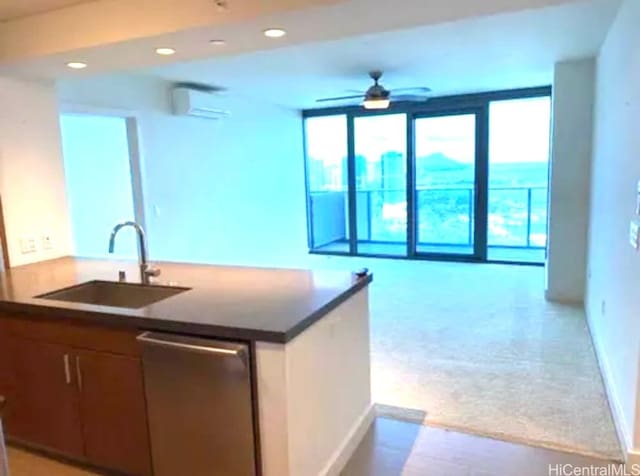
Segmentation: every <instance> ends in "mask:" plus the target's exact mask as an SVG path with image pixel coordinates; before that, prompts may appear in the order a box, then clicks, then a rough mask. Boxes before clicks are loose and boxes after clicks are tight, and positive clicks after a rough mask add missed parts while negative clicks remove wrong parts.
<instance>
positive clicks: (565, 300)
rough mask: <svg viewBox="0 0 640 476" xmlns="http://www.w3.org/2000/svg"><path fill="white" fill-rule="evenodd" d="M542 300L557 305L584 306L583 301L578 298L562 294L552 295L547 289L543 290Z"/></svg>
mask: <svg viewBox="0 0 640 476" xmlns="http://www.w3.org/2000/svg"><path fill="white" fill-rule="evenodd" d="M544 298H545V300H547V301H549V302H555V303H557V304H566V305H567V306H579V307H583V306H584V300H583V299H582V298H581V297H578V296H569V295H566V294H562V293H554V292H552V291H549V290H548V289H545V290H544Z"/></svg>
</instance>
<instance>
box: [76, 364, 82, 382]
mask: <svg viewBox="0 0 640 476" xmlns="http://www.w3.org/2000/svg"><path fill="white" fill-rule="evenodd" d="M76 378H77V379H78V388H79V389H80V390H82V369H81V368H80V356H77V355H76Z"/></svg>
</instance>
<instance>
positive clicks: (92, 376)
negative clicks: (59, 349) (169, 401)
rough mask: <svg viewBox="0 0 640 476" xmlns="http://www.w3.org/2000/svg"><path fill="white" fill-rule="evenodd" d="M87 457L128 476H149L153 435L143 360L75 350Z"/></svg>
mask: <svg viewBox="0 0 640 476" xmlns="http://www.w3.org/2000/svg"><path fill="white" fill-rule="evenodd" d="M75 354H76V357H75V361H74V365H75V366H76V367H75V370H76V372H77V379H78V387H79V389H80V408H81V413H82V422H83V433H84V443H85V454H86V458H87V460H88V461H90V462H91V463H93V464H95V465H98V466H103V467H105V468H110V469H115V470H118V471H122V472H124V473H126V474H132V475H136V476H142V475H144V476H146V475H150V474H151V454H150V449H149V432H148V428H147V414H146V404H145V397H144V386H143V380H142V365H141V362H140V360H139V359H137V358H134V357H126V356H121V355H115V354H108V353H103V352H93V351H85V350H76V351H75Z"/></svg>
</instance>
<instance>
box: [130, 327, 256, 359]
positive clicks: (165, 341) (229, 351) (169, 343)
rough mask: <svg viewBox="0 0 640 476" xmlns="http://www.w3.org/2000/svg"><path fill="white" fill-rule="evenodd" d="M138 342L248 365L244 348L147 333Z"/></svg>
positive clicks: (138, 338) (141, 335)
mask: <svg viewBox="0 0 640 476" xmlns="http://www.w3.org/2000/svg"><path fill="white" fill-rule="evenodd" d="M137 340H138V341H139V342H142V343H143V344H149V345H154V346H157V347H166V348H169V349H176V350H181V351H186V352H194V353H198V354H212V355H219V356H230V357H237V358H239V359H240V360H241V361H242V363H243V364H244V365H245V367H246V365H247V361H246V355H245V351H244V349H243V348H235V349H234V348H225V347H222V346H216V345H210V344H208V343H206V344H201V343H200V342H201V341H202V339H194V338H190V337H186V336H175V337H174V336H172V335H168V334H161V333H159V332H145V333H144V334H140V335H139V336H138V337H137ZM190 341H191V342H190ZM193 341H195V342H193ZM196 342H197V343H196Z"/></svg>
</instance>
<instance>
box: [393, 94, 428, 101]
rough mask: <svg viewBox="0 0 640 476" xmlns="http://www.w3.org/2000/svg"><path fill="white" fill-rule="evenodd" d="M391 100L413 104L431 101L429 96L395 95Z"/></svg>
mask: <svg viewBox="0 0 640 476" xmlns="http://www.w3.org/2000/svg"><path fill="white" fill-rule="evenodd" d="M391 100H392V101H394V102H396V101H413V102H425V101H428V100H429V96H425V95H422V94H393V95H392V96H391Z"/></svg>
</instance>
